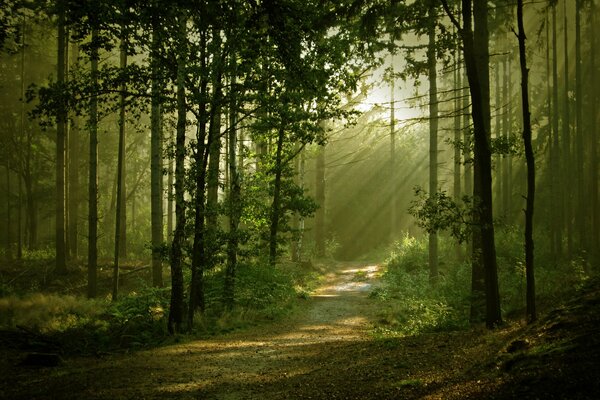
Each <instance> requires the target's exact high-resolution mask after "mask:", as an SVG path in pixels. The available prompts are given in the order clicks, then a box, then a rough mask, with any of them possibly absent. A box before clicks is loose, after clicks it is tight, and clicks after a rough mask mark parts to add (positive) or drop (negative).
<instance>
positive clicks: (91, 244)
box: [88, 28, 98, 298]
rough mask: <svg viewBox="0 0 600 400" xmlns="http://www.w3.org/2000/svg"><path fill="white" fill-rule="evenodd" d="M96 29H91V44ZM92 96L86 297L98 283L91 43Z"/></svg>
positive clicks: (95, 52) (94, 56) (95, 104)
mask: <svg viewBox="0 0 600 400" xmlns="http://www.w3.org/2000/svg"><path fill="white" fill-rule="evenodd" d="M97 35H98V31H97V30H96V29H95V28H93V29H92V44H94V43H96V40H97ZM90 63H91V77H92V98H91V101H90V113H89V129H90V146H89V152H90V154H89V163H90V167H89V171H88V172H89V175H88V297H89V298H94V297H96V295H97V285H98V272H97V270H98V48H97V47H96V46H95V45H93V46H92V49H91V56H90Z"/></svg>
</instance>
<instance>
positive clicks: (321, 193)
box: [315, 145, 325, 257]
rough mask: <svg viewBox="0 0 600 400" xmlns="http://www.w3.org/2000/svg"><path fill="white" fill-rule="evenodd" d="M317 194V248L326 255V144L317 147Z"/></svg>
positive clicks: (317, 251)
mask: <svg viewBox="0 0 600 400" xmlns="http://www.w3.org/2000/svg"><path fill="white" fill-rule="evenodd" d="M315 182H316V196H315V200H316V202H317V204H318V205H319V208H318V209H317V211H316V212H315V250H316V255H317V257H325V146H324V145H319V147H318V149H317V168H316V177H315Z"/></svg>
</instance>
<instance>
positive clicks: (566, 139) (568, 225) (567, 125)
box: [562, 0, 573, 257]
mask: <svg viewBox="0 0 600 400" xmlns="http://www.w3.org/2000/svg"><path fill="white" fill-rule="evenodd" d="M563 11H564V25H563V29H564V49H563V50H564V62H565V64H564V81H565V82H564V92H563V101H564V104H563V107H564V108H563V126H562V128H563V129H562V130H563V138H562V139H563V140H562V142H563V145H562V148H563V168H562V171H563V180H562V181H563V188H564V190H563V196H564V217H565V222H564V224H565V231H566V235H567V253H568V255H569V257H572V256H573V222H572V213H573V211H572V210H573V208H572V190H573V187H572V186H573V185H572V183H571V181H572V176H573V175H572V171H571V169H572V166H571V161H572V160H571V113H570V105H569V38H568V23H567V0H565V2H564V7H563Z"/></svg>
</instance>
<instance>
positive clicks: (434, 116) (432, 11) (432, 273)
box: [427, 0, 438, 283]
mask: <svg viewBox="0 0 600 400" xmlns="http://www.w3.org/2000/svg"><path fill="white" fill-rule="evenodd" d="M436 19H437V12H436V7H435V2H434V0H430V3H429V26H428V36H429V44H428V47H427V64H428V75H429V194H430V196H433V195H434V193H437V191H438V171H437V168H438V137H437V136H438V99H437V69H436V67H437V62H436V61H437V60H436V50H437V49H436V46H437V44H436V40H435V25H436ZM437 278H438V237H437V232H430V233H429V281H430V282H431V283H435V282H436V281H437Z"/></svg>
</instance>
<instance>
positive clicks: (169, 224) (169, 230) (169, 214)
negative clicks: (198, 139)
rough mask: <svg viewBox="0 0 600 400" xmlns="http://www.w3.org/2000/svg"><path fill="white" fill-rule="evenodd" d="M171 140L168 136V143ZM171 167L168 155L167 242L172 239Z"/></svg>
mask: <svg viewBox="0 0 600 400" xmlns="http://www.w3.org/2000/svg"><path fill="white" fill-rule="evenodd" d="M172 142H173V138H170V139H169V143H172ZM173 144H174V143H173ZM173 168H174V165H173V159H172V158H171V157H169V161H168V166H167V240H168V242H169V243H170V242H171V241H172V240H173V199H174V193H173V181H174V172H175V171H174V170H173Z"/></svg>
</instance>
